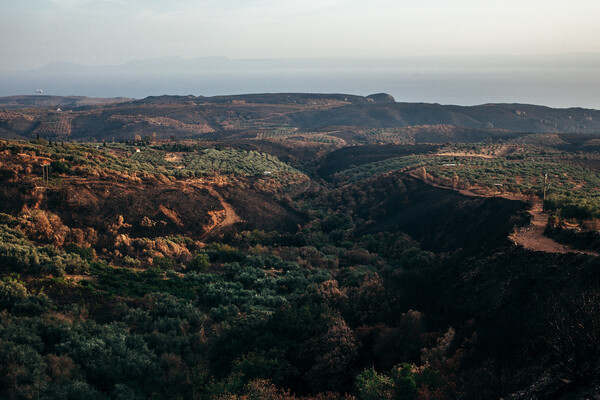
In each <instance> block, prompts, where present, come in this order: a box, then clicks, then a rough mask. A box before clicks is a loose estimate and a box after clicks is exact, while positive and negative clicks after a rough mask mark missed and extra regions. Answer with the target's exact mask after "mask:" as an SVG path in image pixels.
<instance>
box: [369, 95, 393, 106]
mask: <svg viewBox="0 0 600 400" xmlns="http://www.w3.org/2000/svg"><path fill="white" fill-rule="evenodd" d="M367 99H370V100H373V102H375V103H381V104H385V103H395V102H396V99H394V98H393V97H392V95H389V94H387V93H375V94H371V95H369V96H367Z"/></svg>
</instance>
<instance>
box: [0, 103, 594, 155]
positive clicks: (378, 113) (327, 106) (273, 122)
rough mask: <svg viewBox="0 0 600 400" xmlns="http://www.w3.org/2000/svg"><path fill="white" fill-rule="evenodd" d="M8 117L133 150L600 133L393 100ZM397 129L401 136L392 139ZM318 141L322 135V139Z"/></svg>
mask: <svg viewBox="0 0 600 400" xmlns="http://www.w3.org/2000/svg"><path fill="white" fill-rule="evenodd" d="M57 108H60V111H57ZM0 109H4V111H0V135H1V136H2V137H5V138H11V137H12V138H17V137H22V138H31V137H37V135H40V136H41V137H43V138H46V139H52V140H80V139H85V140H97V141H102V140H127V139H128V140H133V139H134V137H135V136H136V135H140V136H142V137H144V136H147V135H151V134H153V133H154V134H156V135H157V136H158V137H159V138H170V137H178V138H189V137H194V138H201V137H207V138H215V135H216V136H218V137H219V138H221V139H227V138H231V137H232V135H241V134H244V132H245V133H246V134H245V136H247V137H251V138H258V137H260V136H261V135H265V134H266V135H270V134H271V133H270V132H272V131H274V130H280V129H282V128H285V129H288V130H293V131H294V132H296V133H297V134H298V135H301V136H302V135H304V134H305V133H308V134H310V135H312V137H313V138H314V139H315V140H317V141H321V142H323V141H328V142H335V141H343V142H344V143H361V142H367V143H368V142H371V141H376V142H384V143H385V142H387V143H397V142H398V140H405V141H409V142H411V143H427V142H432V141H433V142H438V141H440V140H445V141H450V142H472V141H484V140H496V139H502V138H506V137H511V135H515V134H518V133H522V132H527V133H577V134H585V133H587V134H597V133H599V132H600V111H596V110H587V109H580V108H572V109H552V108H548V107H540V106H532V105H524V104H487V105H481V106H473V107H459V106H446V105H439V104H418V103H414V104H412V103H396V102H395V101H394V99H393V98H392V97H391V96H389V95H386V94H376V95H371V96H366V97H362V96H353V95H344V94H293V93H289V94H286V93H283V94H255V95H238V96H216V97H202V96H200V97H194V96H157V97H148V98H146V99H142V100H133V101H127V99H90V98H79V97H64V98H61V97H54V96H15V97H9V98H2V99H0ZM412 127H416V128H412ZM408 128H410V129H408ZM382 129H383V131H373V130H382ZM390 129H391V130H394V129H396V130H398V131H386V130H390ZM315 132H318V133H320V135H319V136H318V137H316V138H315V137H314V136H315V135H314V133H315ZM374 135H375V137H374ZM398 135H401V136H402V137H403V138H404V139H398V137H397V136H398ZM440 137H443V138H444V139H439V138H440ZM436 138H437V139H436ZM309 139H310V138H309Z"/></svg>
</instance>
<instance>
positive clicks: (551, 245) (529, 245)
mask: <svg viewBox="0 0 600 400" xmlns="http://www.w3.org/2000/svg"><path fill="white" fill-rule="evenodd" d="M406 173H407V174H408V175H409V176H411V177H413V178H415V179H419V180H421V181H423V182H425V183H427V184H428V185H431V186H434V187H438V188H443V189H451V190H455V191H457V192H459V193H460V194H462V195H464V196H470V197H501V198H504V199H508V200H520V201H528V200H531V199H530V198H525V197H523V196H516V195H510V194H498V195H491V194H483V193H475V192H473V191H472V190H471V189H455V188H451V187H448V186H442V185H439V184H437V183H434V182H431V181H429V180H428V179H424V177H423V174H422V173H420V172H419V169H413V170H410V171H407V172H406ZM529 214H530V215H531V223H530V224H529V225H528V226H525V227H522V228H518V229H516V230H515V231H514V232H513V233H511V234H510V235H509V239H510V240H511V241H512V242H513V243H514V244H515V245H517V246H523V247H524V248H526V249H528V250H533V251H543V252H545V253H557V254H565V253H579V254H589V255H593V256H596V257H600V254H598V253H594V252H592V251H583V250H576V249H573V248H572V247H570V246H568V245H564V244H561V243H558V242H556V241H554V240H553V239H551V238H549V237H547V236H544V230H545V229H546V225H547V224H548V214H546V213H544V212H543V208H542V201H541V200H540V199H539V198H536V200H535V201H534V202H533V205H532V207H531V209H530V210H529Z"/></svg>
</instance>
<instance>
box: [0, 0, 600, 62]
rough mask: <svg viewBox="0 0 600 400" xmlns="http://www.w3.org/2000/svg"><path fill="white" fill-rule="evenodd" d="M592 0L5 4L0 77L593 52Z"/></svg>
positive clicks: (45, 0)
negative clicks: (138, 67)
mask: <svg viewBox="0 0 600 400" xmlns="http://www.w3.org/2000/svg"><path fill="white" fill-rule="evenodd" d="M599 15H600V1H598V0H570V1H566V0H501V1H500V0H368V1H367V0H195V1H193V0H170V1H164V0H1V1H0V70H5V71H6V70H14V71H18V70H28V69H33V68H38V67H41V66H43V65H45V64H47V63H50V62H56V61H66V62H75V63H81V64H86V65H113V64H122V63H126V62H128V61H130V60H135V59H148V58H157V57H167V56H179V57H184V58H197V57H205V56H225V57H230V58H308V57H369V58H379V57H385V58H390V57H391V58H393V57H407V56H409V57H410V56H422V55H472V54H492V55H493V54H559V53H600V41H599V40H597V39H598V38H600V24H599V23H598V16H599Z"/></svg>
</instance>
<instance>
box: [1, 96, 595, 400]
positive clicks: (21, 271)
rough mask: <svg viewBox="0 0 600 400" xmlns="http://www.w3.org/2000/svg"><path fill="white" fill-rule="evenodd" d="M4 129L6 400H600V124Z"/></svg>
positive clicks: (317, 105) (157, 102) (129, 118)
mask: <svg viewBox="0 0 600 400" xmlns="http://www.w3.org/2000/svg"><path fill="white" fill-rule="evenodd" d="M59 108H60V111H59V110H58V109H59ZM0 137H1V138H2V139H0V204H1V208H0V274H1V275H2V276H1V279H0V321H1V324H0V360H1V362H0V370H1V372H2V373H1V374H0V397H6V398H11V399H12V398H15V399H16V398H43V399H46V398H47V399H51V398H83V397H86V398H90V399H113V398H114V399H124V398H127V399H143V398H149V399H159V398H161V399H162V398H164V399H203V400H212V399H231V400H233V399H238V400H242V399H243V400H250V399H282V400H294V399H305V400H312V399H314V400H336V399H339V400H342V399H345V400H350V399H355V400H371V399H406V400H417V399H418V400H440V399H458V398H461V399H491V398H505V399H565V400H569V399H576V398H594V396H597V395H600V380H599V377H600V347H599V343H600V341H599V339H600V323H599V321H598V315H599V313H598V311H600V292H599V291H598V284H599V283H600V274H599V270H598V266H600V261H599V258H598V257H599V253H600V222H599V221H600V168H599V166H600V111H596V110H586V109H550V108H546V107H539V106H530V105H522V104H488V105H482V106H474V107H458V106H443V105H439V104H409V103H397V102H395V100H394V99H393V98H391V96H389V95H386V94H377V95H371V96H365V97H363V96H352V95H344V94H330V95H327V94H292V93H290V94H260V95H239V96H216V97H194V96H159V97H149V98H146V99H141V100H134V99H112V100H111V99H88V98H59V97H57V98H54V97H51V96H29V97H28V96H19V97H15V98H3V99H0ZM43 169H46V170H47V171H48V178H47V180H44V175H43V174H45V173H43V172H42V170H43Z"/></svg>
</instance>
